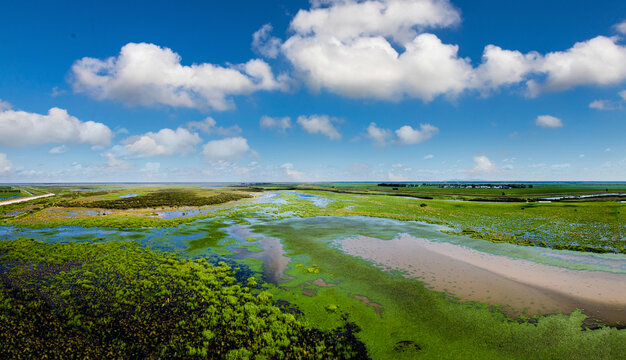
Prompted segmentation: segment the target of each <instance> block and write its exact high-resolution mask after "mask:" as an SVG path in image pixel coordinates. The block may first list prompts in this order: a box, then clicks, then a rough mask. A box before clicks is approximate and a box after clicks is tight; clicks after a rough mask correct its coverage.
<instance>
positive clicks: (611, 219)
mask: <svg viewBox="0 0 626 360" xmlns="http://www.w3.org/2000/svg"><path fill="white" fill-rule="evenodd" d="M371 186H372V185H371V184H365V185H363V184H356V185H354V184H332V185H328V184H321V185H310V184H309V185H293V184H292V185H289V186H288V187H285V186H283V187H282V188H283V189H285V190H279V191H276V190H275V189H276V188H277V187H276V186H265V187H264V188H266V191H256V192H255V191H249V190H248V188H244V187H241V188H238V189H236V190H235V189H228V188H216V189H210V188H201V187H180V186H170V187H166V186H164V187H158V188H157V187H132V186H124V187H108V188H107V187H104V186H102V187H93V188H90V189H91V190H92V191H75V188H76V187H75V186H74V187H71V186H66V187H60V186H57V187H56V188H55V189H54V190H55V194H57V195H56V196H54V197H51V198H45V199H39V200H35V201H32V202H27V203H22V204H14V205H8V206H4V207H0V216H1V220H0V221H1V222H2V223H1V224H0V238H1V239H2V240H3V241H0V271H1V272H2V289H1V291H0V294H1V296H2V299H1V300H2V301H0V304H3V305H0V316H1V317H2V319H3V321H2V322H1V324H2V325H0V326H2V330H1V332H2V334H0V336H1V337H2V339H0V343H2V344H8V345H6V346H4V347H0V352H2V354H7V356H8V357H16V356H18V355H20V354H21V355H22V356H24V357H28V356H30V355H33V354H37V353H38V352H40V351H46V350H47V351H49V354H52V356H53V357H54V356H57V357H64V356H66V355H67V353H65V352H64V351H69V350H68V349H69V348H72V349H74V351H76V354H81V355H84V356H90V357H102V356H107V354H113V355H110V356H113V357H115V356H119V357H124V356H126V355H125V354H131V355H128V356H130V357H133V356H134V357H167V358H176V357H181V358H183V357H199V358H244V359H245V358H255V356H257V358H263V357H265V358H281V357H285V358H293V357H299V358H342V357H343V358H366V357H371V358H374V359H386V358H393V359H415V358H482V359H502V358H520V359H526V358H553V359H561V358H567V359H588V358H603V359H614V358H615V359H618V358H620V356H621V355H622V354H623V353H625V352H626V333H625V332H624V331H626V330H620V329H621V328H623V327H624V323H623V322H622V321H621V320H620V319H621V318H619V316H615V317H613V315H612V314H617V313H619V311H623V310H620V309H618V308H615V307H613V308H611V307H610V305H607V306H608V307H607V308H602V309H601V311H602V312H601V313H602V316H597V314H596V316H594V314H595V313H594V309H596V308H594V307H593V306H595V305H593V301H589V302H588V305H589V306H588V305H586V304H583V305H581V304H582V303H580V302H575V301H574V302H571V303H568V304H567V306H560V307H559V305H560V304H558V303H557V304H556V305H555V306H556V307H557V308H554V309H552V308H550V307H551V306H552V305H554V304H553V303H552V302H549V301H548V302H547V303H546V304H550V305H549V306H547V305H546V307H545V308H541V305H542V304H543V302H542V301H543V300H540V299H539V298H534V299H531V298H530V297H526V298H524V297H523V296H522V297H521V299H513V300H515V301H511V302H510V304H508V305H510V306H508V307H507V300H506V298H505V297H504V298H499V297H498V294H497V293H496V292H488V291H489V289H483V288H480V290H476V289H478V288H476V289H474V291H475V292H481V291H482V292H483V293H482V294H480V295H483V296H474V295H476V294H471V292H469V293H468V294H465V293H463V292H462V291H461V290H462V288H463V287H462V286H460V284H459V283H458V282H457V283H456V284H455V283H454V281H449V283H446V284H443V285H441V284H442V282H441V281H442V280H444V279H446V276H448V275H445V274H444V273H436V272H435V271H434V270H433V269H427V268H425V267H422V268H421V267H420V266H421V265H420V264H419V263H415V262H405V263H400V262H399V261H398V262H396V263H395V264H387V263H386V261H387V260H385V259H386V258H383V257H381V256H382V255H384V253H385V251H387V250H389V249H391V246H395V245H394V244H396V243H399V242H398V241H399V240H402V241H404V243H403V244H405V245H407V244H409V242H410V243H411V245H410V246H412V247H406V248H402V249H400V250H399V251H404V252H407V251H409V250H407V249H412V250H410V251H426V250H424V249H422V250H419V249H416V248H414V246H413V245H415V243H417V242H418V240H410V239H411V238H410V236H413V237H415V238H416V239H417V238H419V239H422V240H423V239H429V241H430V240H432V241H435V242H443V243H446V244H447V245H446V246H456V247H459V248H460V247H464V248H466V249H467V248H469V249H472V251H476V252H480V253H481V254H485V255H484V257H485V258H486V257H487V256H497V257H501V258H504V257H512V258H515V259H520V260H523V261H527V262H531V263H533V264H540V265H541V266H542V267H543V266H549V267H551V269H553V270H554V271H555V272H566V271H574V270H575V271H580V270H582V272H585V271H587V272H594V273H596V274H603V273H604V274H607V278H609V277H614V278H616V279H617V278H619V277H620V276H626V275H624V274H626V258H624V256H625V255H624V254H621V253H620V252H624V249H625V247H626V221H625V220H626V218H625V214H626V213H625V211H624V210H625V209H624V206H626V205H625V204H622V203H620V202H618V201H615V199H613V198H611V197H607V198H605V200H603V201H599V200H597V199H596V201H577V202H552V203H540V202H535V201H529V202H527V201H524V202H521V203H509V202H505V201H502V202H475V201H450V200H458V199H453V197H457V196H461V197H467V196H470V197H479V196H484V194H483V193H482V192H483V190H484V191H487V190H488V191H492V190H494V189H478V190H479V192H478V193H476V192H475V193H467V191H469V189H458V190H460V191H462V192H465V193H464V194H460V195H459V194H454V195H449V194H441V193H438V192H437V191H431V193H430V195H426V194H425V193H419V194H418V193H411V194H408V196H395V195H397V194H393V195H394V196H385V195H389V194H385V193H384V192H383V191H379V190H378V189H371ZM545 186H548V185H545ZM550 186H553V188H552V190H553V193H556V194H569V195H571V194H580V193H584V192H589V191H592V192H593V191H596V189H593V190H591V189H589V188H586V189H583V190H584V191H583V192H580V186H579V187H578V190H577V191H578V192H577V191H570V190H571V189H572V187H573V186H574V185H571V186H570V185H567V186H563V187H562V188H561V189H560V190H559V189H558V188H557V187H556V185H554V184H552V185H550ZM594 186H595V185H594ZM615 186H616V187H614V188H610V189H609V190H610V191H622V190H620V189H621V188H620V187H619V186H621V185H615ZM303 187H306V188H308V189H309V190H303V189H302V188H303ZM270 188H272V189H270ZM257 189H261V187H257ZM392 189H393V188H392V187H391V188H389V189H388V191H389V192H394V190H392ZM33 190H35V189H33ZM402 190H404V189H402ZM422 190H423V189H422ZM495 190H497V191H499V194H500V195H497V194H496V195H494V196H500V197H501V196H503V195H501V192H502V191H505V192H506V193H507V194H506V195H505V196H507V197H508V196H509V194H508V192H509V191H512V192H513V193H511V194H510V197H519V198H524V199H526V198H530V197H535V196H545V195H543V194H546V193H547V192H546V190H547V188H546V187H544V188H542V186H534V187H533V188H532V190H530V189H528V188H526V189H505V190H502V189H495ZM552 190H551V191H552ZM36 191H40V192H41V193H47V192H52V191H51V188H37V190H36ZM398 191H400V190H398ZM447 191H448V190H447ZM455 191H456V190H455ZM522 191H526V192H528V191H532V192H533V193H532V194H529V193H522ZM535 191H536V192H535ZM597 191H601V190H597ZM395 192H397V191H395ZM515 192H517V193H515ZM468 194H469V195H468ZM129 195H132V196H129ZM416 197H421V198H422V199H416ZM426 197H432V199H428V198H426ZM207 201H208V202H215V203H212V204H208V203H207ZM199 210H201V211H199ZM166 212H168V214H169V213H171V214H173V217H172V218H163V217H159V214H161V213H166ZM179 213H180V214H179ZM183 213H184V215H183ZM421 222H423V223H421ZM402 234H404V235H402ZM360 236H365V237H368V238H367V240H364V239H365V238H360ZM24 238H32V239H35V240H24ZM359 239H362V240H359ZM407 239H408V240H407ZM422 240H419V241H422ZM344 241H345V245H348V244H352V245H351V246H352V247H351V248H348V247H345V246H344V245H343V244H344V243H343V242H344ZM423 241H425V240H423ZM372 244H375V245H376V246H379V245H380V246H385V249H387V250H385V251H382V250H381V251H372V250H371V245H372ZM366 245H367V246H370V248H365V246H366ZM517 245H524V246H517ZM403 246H404V245H403ZM429 246H430V245H429ZM361 247H363V249H365V250H367V249H370V250H367V251H369V253H368V252H367V251H366V252H363V251H365V250H363V251H361V250H359V251H356V250H355V249H360V248H361ZM420 249H421V248H420ZM373 253H376V255H377V256H371V255H372V254H373ZM440 256H443V255H440ZM481 256H482V255H481ZM415 258H419V256H415ZM446 261H448V262H449V261H450V259H447V260H446ZM220 262H222V263H221V264H220ZM439 263H443V262H442V261H440V262H439ZM227 264H228V265H227ZM385 264H386V266H383V265H385ZM424 264H425V263H424ZM387 265H388V266H387ZM459 269H461V267H459ZM463 269H465V268H463ZM466 270H467V269H466ZM466 270H463V271H465V272H466V273H468V274H474V273H473V272H470V271H466ZM459 271H460V270H459ZM482 271H486V270H485V269H483V270H482ZM423 272H429V273H428V274H422V273H423ZM430 272H433V273H432V274H431V273H430ZM475 274H480V271H476V272H475ZM250 277H254V280H250V281H249V282H248V279H249V278H250ZM456 281H458V280H456ZM526 286H527V285H526ZM616 288H617V289H616V291H619V286H618V287H616ZM583 291H584V290H583ZM529 293H530V292H529ZM470 295H471V296H470ZM562 295H563V294H560V295H558V296H556V297H555V298H552V300H550V301H554V299H564V298H563V297H562ZM559 296H560V297H559ZM590 296H591V295H590ZM168 299H169V300H168ZM503 299H504V300H503ZM501 300H502V301H501ZM592 300H593V299H592ZM598 300H601V299H598ZM558 301H561V300H558ZM530 302H535V304H531V303H530ZM561 305H562V304H561ZM602 306H604V305H602ZM576 308H578V309H580V310H575V311H574V309H576ZM597 309H600V308H597ZM612 311H613V312H612ZM616 311H617V312H616ZM37 329H44V331H42V332H37ZM359 330H360V331H359ZM19 331H21V332H22V334H23V336H16V334H17V333H19ZM59 332H62V333H63V334H66V336H63V337H60V336H58V335H57V334H58V333H59ZM262 334H266V335H262ZM259 339H260V340H259ZM270 339H271V341H270ZM29 351H30V352H29ZM103 354H104V355H103ZM132 354H134V355H132Z"/></svg>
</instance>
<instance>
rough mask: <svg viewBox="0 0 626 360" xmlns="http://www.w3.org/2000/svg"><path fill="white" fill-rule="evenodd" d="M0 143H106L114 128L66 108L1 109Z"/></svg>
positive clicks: (16, 144)
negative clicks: (45, 111) (81, 117)
mask: <svg viewBox="0 0 626 360" xmlns="http://www.w3.org/2000/svg"><path fill="white" fill-rule="evenodd" d="M0 129H2V131H0V144H3V145H10V146H23V145H42V144H49V143H63V142H73V143H84V144H91V145H103V146H106V145H109V144H110V143H111V138H112V137H113V132H112V131H111V129H109V128H108V127H107V126H106V125H104V124H102V123H97V122H93V121H80V120H78V119H77V118H76V117H74V116H71V115H69V114H68V113H67V111H66V110H63V109H59V108H56V107H54V108H51V109H50V110H48V114H47V115H41V114H35V113H29V112H26V111H15V110H10V109H8V108H5V109H4V110H2V109H0Z"/></svg>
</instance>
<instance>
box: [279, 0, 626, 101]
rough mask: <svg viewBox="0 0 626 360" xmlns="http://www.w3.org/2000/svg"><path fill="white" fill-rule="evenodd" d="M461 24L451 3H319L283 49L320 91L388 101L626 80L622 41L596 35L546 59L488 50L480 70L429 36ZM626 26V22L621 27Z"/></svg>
mask: <svg viewBox="0 0 626 360" xmlns="http://www.w3.org/2000/svg"><path fill="white" fill-rule="evenodd" d="M459 22H460V14H459V11H457V10H456V9H455V8H454V7H453V6H452V5H451V4H450V3H449V2H448V1H437V0H372V1H358V0H338V1H332V0H329V1H325V0H322V1H318V0H316V1H313V2H312V7H311V9H309V10H300V11H299V12H298V13H297V15H296V16H295V17H294V18H293V19H292V21H291V24H290V28H291V30H292V31H293V32H294V34H293V35H292V36H291V37H289V38H288V39H287V40H286V41H285V42H284V43H283V44H282V46H281V51H282V53H283V54H284V55H285V56H286V58H287V59H288V60H289V61H290V62H291V63H292V65H293V67H294V69H295V72H296V74H297V75H298V76H299V77H300V78H302V79H303V80H304V81H305V82H306V83H307V84H308V86H309V87H310V88H311V89H313V90H314V91H320V90H321V89H325V90H328V91H330V92H333V93H337V94H340V95H344V96H348V97H354V98H375V99H382V100H389V101H399V100H401V99H402V98H419V99H422V100H423V101H430V100H432V99H433V98H434V97H436V96H439V95H448V96H455V95H457V94H459V93H461V92H463V91H466V90H478V91H479V92H481V93H483V94H484V95H487V94H489V92H491V91H493V90H496V89H498V88H500V87H502V86H512V85H521V84H524V85H526V89H527V94H528V95H530V96H536V95H538V94H539V93H541V92H545V91H562V90H567V89H570V88H573V87H576V86H585V85H611V84H617V83H619V82H621V81H623V80H625V79H626V47H625V46H622V45H620V44H619V43H618V42H619V41H621V40H622V39H621V38H620V37H618V36H615V37H606V36H597V37H595V38H592V39H589V40H586V41H581V42H577V43H575V44H574V45H573V46H572V47H571V48H569V49H566V50H564V51H553V52H548V53H546V54H540V53H538V52H535V51H531V52H529V53H525V54H524V53H522V52H520V51H518V50H506V49H502V48H501V47H498V46H495V45H487V46H485V48H484V51H483V56H482V62H481V64H480V65H479V66H477V67H473V66H472V65H471V61H470V60H469V59H466V58H461V57H459V55H458V46H457V45H453V44H444V43H443V42H442V41H441V40H440V39H439V38H438V37H437V36H436V35H434V34H431V33H428V32H426V31H427V30H428V29H429V28H439V27H451V26H454V25H456V24H458V23H459ZM625 27H626V21H625V22H623V23H620V24H618V25H617V26H616V29H618V31H620V32H621V31H622V30H623V29H624V28H625Z"/></svg>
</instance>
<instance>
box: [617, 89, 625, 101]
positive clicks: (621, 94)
mask: <svg viewBox="0 0 626 360" xmlns="http://www.w3.org/2000/svg"><path fill="white" fill-rule="evenodd" d="M618 94H619V96H620V97H621V98H622V101H626V90H622V91H620V92H619V93H618Z"/></svg>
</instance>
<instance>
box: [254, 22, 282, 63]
mask: <svg viewBox="0 0 626 360" xmlns="http://www.w3.org/2000/svg"><path fill="white" fill-rule="evenodd" d="M272 30H273V28H272V24H265V25H263V26H261V28H260V29H259V30H257V31H256V32H255V33H254V34H252V49H253V50H254V51H256V52H257V53H259V54H261V55H263V56H265V57H266V58H270V59H275V58H276V57H278V54H279V53H280V45H281V41H280V39H279V38H277V37H274V36H272V35H271V33H272Z"/></svg>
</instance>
